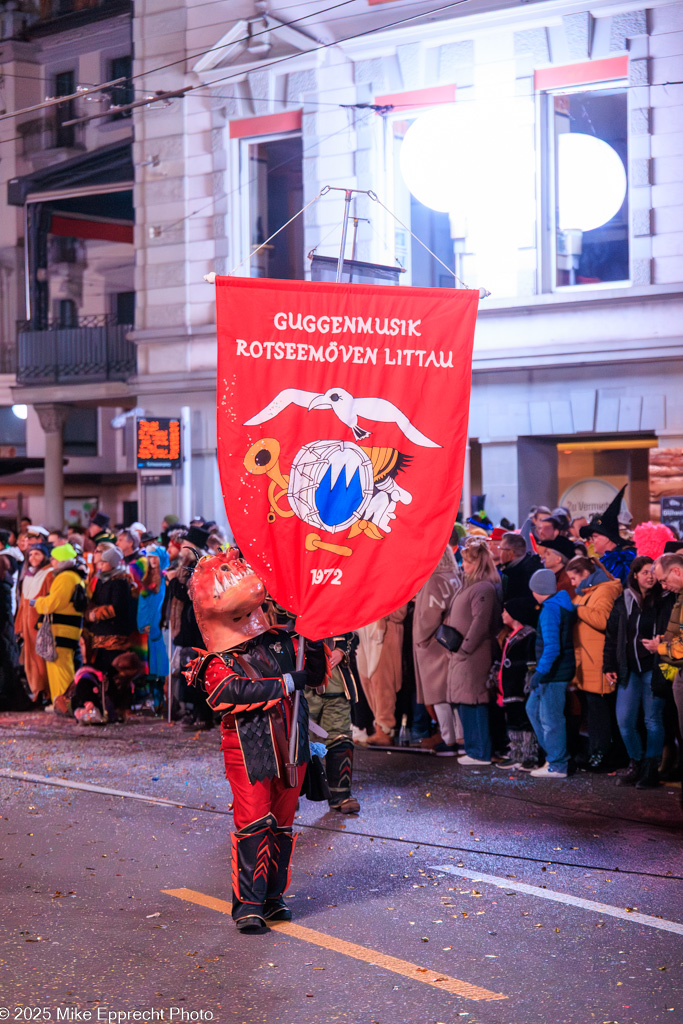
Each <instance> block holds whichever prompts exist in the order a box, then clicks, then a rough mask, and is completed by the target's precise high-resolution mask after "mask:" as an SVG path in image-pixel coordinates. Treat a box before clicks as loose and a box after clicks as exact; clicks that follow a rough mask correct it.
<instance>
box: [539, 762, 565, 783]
mask: <svg viewBox="0 0 683 1024" xmlns="http://www.w3.org/2000/svg"><path fill="white" fill-rule="evenodd" d="M531 777H532V778H533V779H566V778H567V773H566V772H556V771H553V769H552V768H551V767H550V765H549V764H544V765H543V767H542V768H534V770H533V771H532V773H531Z"/></svg>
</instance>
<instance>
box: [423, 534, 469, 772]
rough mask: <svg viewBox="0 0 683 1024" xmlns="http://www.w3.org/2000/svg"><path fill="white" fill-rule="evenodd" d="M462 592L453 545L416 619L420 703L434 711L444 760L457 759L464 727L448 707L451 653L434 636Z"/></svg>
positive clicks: (439, 750) (431, 581)
mask: <svg viewBox="0 0 683 1024" xmlns="http://www.w3.org/2000/svg"><path fill="white" fill-rule="evenodd" d="M461 588H462V573H461V571H460V569H459V568H458V566H457V564H456V561H455V558H454V557H453V551H452V549H451V547H450V545H449V547H447V548H446V550H445V551H444V553H443V555H442V556H441V559H440V561H439V564H438V565H437V567H436V569H435V570H434V572H433V573H432V575H431V576H430V577H429V579H428V580H427V582H426V583H425V585H424V586H423V587H422V589H421V590H420V591H419V592H418V594H417V597H416V598H415V612H414V615H413V656H414V663H415V682H416V684H417V700H418V701H419V703H420V704H431V706H432V707H433V708H434V714H435V715H436V718H437V721H438V723H439V730H440V732H441V742H440V743H437V745H436V746H435V747H434V752H435V754H437V755H438V756H440V757H455V754H456V751H457V749H458V744H457V740H458V738H461V737H462V726H461V724H460V718H459V716H458V712H457V711H456V710H455V708H453V707H451V705H450V704H449V703H448V695H447V687H448V651H447V650H446V648H445V647H443V646H442V645H441V644H440V643H439V642H438V640H436V639H435V638H434V634H435V633H436V631H437V629H438V628H439V626H440V625H441V623H442V622H443V620H444V618H445V616H446V614H447V613H448V611H449V609H450V607H451V605H452V603H453V598H454V597H455V595H456V594H457V593H458V591H459V590H460V589H461Z"/></svg>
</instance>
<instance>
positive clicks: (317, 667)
mask: <svg viewBox="0 0 683 1024" xmlns="http://www.w3.org/2000/svg"><path fill="white" fill-rule="evenodd" d="M304 668H305V672H306V675H307V676H308V681H307V683H306V685H307V686H310V687H311V688H312V689H316V688H317V687H318V686H323V685H324V683H325V677H326V675H327V648H326V646H325V644H324V643H323V642H322V640H315V641H311V640H307V641H306V655H305V658H304ZM295 674H296V673H295Z"/></svg>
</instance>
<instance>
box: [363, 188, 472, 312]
mask: <svg viewBox="0 0 683 1024" xmlns="http://www.w3.org/2000/svg"><path fill="white" fill-rule="evenodd" d="M368 196H369V197H370V199H372V201H373V202H374V203H379V205H380V206H381V207H382V209H383V210H386V212H387V213H388V214H389V216H390V217H393V218H394V220H395V221H396V223H397V224H400V225H401V227H402V228H403V230H404V231H407V232H408V234H409V235H410V236H411V238H414V239H415V241H416V242H419V244H420V245H421V246H422V248H423V249H426V250H427V252H428V253H429V255H430V256H433V257H434V259H435V260H436V262H437V263H440V264H441V266H442V267H443V268H444V270H447V271H448V273H449V274H451V275H452V277H453V278H454V279H455V280H456V281H457V282H458V284H459V285H461V286H462V287H463V288H467V285H466V284H465V282H464V281H461V280H460V278H459V277H458V275H457V274H456V273H455V271H454V270H451V268H450V267H449V266H448V265H447V264H446V263H444V261H443V260H441V259H439V257H438V256H437V255H436V253H435V252H432V250H431V249H430V248H429V246H428V245H425V243H424V242H423V241H422V239H421V238H418V236H417V235H416V234H415V232H414V231H411V229H410V228H409V227H408V225H407V224H404V223H403V221H402V220H400V218H399V217H397V216H396V214H395V213H393V212H392V211H391V210H390V209H389V207H388V206H385V205H384V203H383V202H382V200H381V199H380V198H379V196H378V195H377V193H376V192H368ZM490 294H491V292H489V291H487V290H486V288H480V289H479V297H480V298H481V299H485V298H487V297H488V296H489V295H490Z"/></svg>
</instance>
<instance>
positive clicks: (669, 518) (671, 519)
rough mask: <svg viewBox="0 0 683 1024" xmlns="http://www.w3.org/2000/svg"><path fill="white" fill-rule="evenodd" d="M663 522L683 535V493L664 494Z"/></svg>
mask: <svg viewBox="0 0 683 1024" xmlns="http://www.w3.org/2000/svg"><path fill="white" fill-rule="evenodd" d="M662 522H663V523H664V525H665V526H672V527H673V528H674V529H675V530H676V531H677V532H678V534H679V535H681V536H683V495H681V494H666V495H662Z"/></svg>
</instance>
